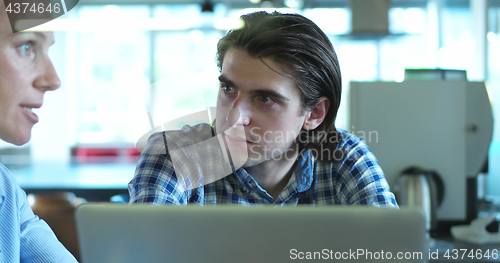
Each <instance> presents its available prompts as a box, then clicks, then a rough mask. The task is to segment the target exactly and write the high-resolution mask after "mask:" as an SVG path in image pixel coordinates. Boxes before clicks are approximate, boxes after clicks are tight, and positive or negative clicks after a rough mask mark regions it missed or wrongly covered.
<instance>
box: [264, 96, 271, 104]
mask: <svg viewBox="0 0 500 263" xmlns="http://www.w3.org/2000/svg"><path fill="white" fill-rule="evenodd" d="M261 101H262V102H263V103H265V104H271V103H273V102H274V100H273V99H272V98H271V97H269V96H262V97H261Z"/></svg>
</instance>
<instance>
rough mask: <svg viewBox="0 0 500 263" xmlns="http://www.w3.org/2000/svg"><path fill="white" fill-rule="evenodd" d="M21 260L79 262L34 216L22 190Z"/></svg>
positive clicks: (20, 196)
mask: <svg viewBox="0 0 500 263" xmlns="http://www.w3.org/2000/svg"><path fill="white" fill-rule="evenodd" d="M18 193H20V194H19V195H18V196H19V204H20V205H19V215H20V217H19V219H20V231H21V235H20V237H21V242H20V249H21V250H20V259H21V262H22V263H31V262H33V263H34V262H48V263H50V262H53V263H56V262H77V261H76V259H75V258H74V257H73V255H72V254H71V253H70V252H69V251H68V250H67V249H66V248H65V247H64V246H63V244H61V242H59V240H58V239H57V237H56V235H55V234H54V232H52V229H50V227H49V225H47V223H46V222H45V221H43V220H41V219H40V218H38V216H36V215H35V214H33V211H32V210H31V207H30V206H29V204H28V202H27V200H26V194H25V193H24V191H22V190H21V189H20V188H19V189H18Z"/></svg>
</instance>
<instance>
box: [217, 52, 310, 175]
mask: <svg viewBox="0 0 500 263" xmlns="http://www.w3.org/2000/svg"><path fill="white" fill-rule="evenodd" d="M280 74H281V75H280ZM284 75H285V73H284V72H283V70H281V69H280V67H279V66H278V65H277V64H275V63H274V62H273V61H272V60H270V59H266V58H264V59H262V60H261V59H258V58H254V57H251V56H249V55H248V54H246V53H245V52H244V51H242V50H239V49H235V48H232V49H230V50H229V51H227V53H226V55H225V57H224V61H223V64H222V71H221V76H220V77H219V80H220V90H219V95H218V98H217V121H216V129H217V132H218V133H224V134H225V138H226V142H227V144H228V148H229V150H230V152H231V155H232V157H233V161H234V159H235V158H234V155H235V153H236V154H237V153H238V152H240V156H245V157H246V154H248V159H247V160H246V161H245V162H244V164H243V167H250V166H254V165H257V164H260V163H263V162H265V161H267V160H270V159H272V158H276V157H281V158H287V157H288V158H295V155H293V154H292V152H293V150H294V149H295V144H294V140H295V138H296V137H297V135H298V133H299V132H300V130H301V129H302V126H303V124H304V120H305V118H306V115H305V114H302V107H301V94H300V90H299V89H298V88H297V87H296V85H295V83H294V81H293V80H292V79H290V78H288V77H285V76H284ZM243 131H244V132H243ZM287 150H289V151H290V152H286V153H285V151H287ZM283 153H285V154H284V155H282V154H283Z"/></svg>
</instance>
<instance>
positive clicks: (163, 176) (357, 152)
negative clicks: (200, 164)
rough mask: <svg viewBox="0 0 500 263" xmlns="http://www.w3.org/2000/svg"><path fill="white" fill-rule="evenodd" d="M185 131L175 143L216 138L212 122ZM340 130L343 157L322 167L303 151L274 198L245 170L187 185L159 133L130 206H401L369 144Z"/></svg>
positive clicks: (144, 158)
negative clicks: (144, 204)
mask: <svg viewBox="0 0 500 263" xmlns="http://www.w3.org/2000/svg"><path fill="white" fill-rule="evenodd" d="M185 127H186V126H185ZM186 131H191V132H186V133H182V136H183V137H175V138H176V141H178V140H182V141H183V142H187V145H189V144H194V143H197V142H200V141H203V140H206V139H209V138H211V137H213V129H212V127H211V126H210V125H208V124H199V125H196V126H193V127H189V126H187V129H186ZM338 132H339V135H340V136H339V138H340V141H339V144H338V148H340V149H341V150H342V151H343V152H344V154H345V155H344V159H343V160H341V161H339V162H334V163H323V162H320V161H318V160H315V158H314V157H313V155H312V154H311V153H310V152H308V151H306V152H304V153H303V154H301V155H299V158H298V161H297V162H298V163H297V165H296V167H295V170H294V172H293V173H292V175H291V178H290V180H289V182H288V184H287V186H286V187H285V188H284V189H283V191H282V192H281V193H280V194H279V195H278V196H277V198H276V199H274V198H273V197H272V196H270V195H269V194H268V193H267V192H266V191H265V190H264V189H263V188H262V187H260V186H259V184H258V183H257V182H256V181H255V180H254V179H253V177H252V176H251V175H250V174H248V173H247V172H246V171H245V169H243V168H240V169H238V170H236V171H235V172H233V173H231V174H229V175H228V176H225V177H222V178H221V179H218V180H216V181H213V182H210V183H208V184H205V185H200V186H197V187H186V183H185V182H182V181H183V180H181V179H179V178H178V177H177V175H176V172H175V169H174V164H173V163H172V158H171V155H170V154H169V152H168V151H167V150H165V149H167V145H166V144H167V140H166V137H167V136H168V133H169V132H158V133H155V134H153V135H152V136H151V137H150V138H149V140H148V144H147V146H146V148H145V150H144V151H143V152H142V154H141V157H140V159H139V162H138V165H137V168H136V171H135V176H134V178H133V179H132V180H131V181H130V183H129V193H130V203H154V204H165V203H173V204H183V205H184V204H188V203H197V204H228V203H231V204H241V205H250V204H272V205H275V206H281V205H297V204H315V205H372V206H379V207H395V208H397V207H398V205H397V203H396V200H395V198H394V195H393V194H392V193H391V192H390V190H389V185H388V183H387V181H386V179H385V177H384V173H383V172H382V169H381V168H380V166H379V164H378V162H377V160H376V159H375V156H374V155H373V154H372V152H371V151H370V149H369V148H368V146H367V145H366V144H365V143H364V142H363V141H362V140H361V139H359V138H357V137H356V136H354V135H352V134H350V133H349V132H347V131H345V130H340V129H338ZM177 136H178V134H177ZM170 138H171V137H170ZM152 149H155V150H153V151H152ZM203 161H205V162H209V160H203ZM215 165H217V164H215Z"/></svg>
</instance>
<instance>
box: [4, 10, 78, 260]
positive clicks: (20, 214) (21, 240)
mask: <svg viewBox="0 0 500 263" xmlns="http://www.w3.org/2000/svg"><path fill="white" fill-rule="evenodd" d="M53 42H54V37H53V35H52V33H47V32H43V33H40V32H37V33H12V29H11V26H10V22H9V19H8V16H7V12H6V9H5V5H4V3H3V1H0V139H2V140H4V141H6V142H9V143H12V144H15V145H23V144H25V143H27V142H28V141H29V139H30V137H31V128H32V127H33V125H34V124H35V123H37V122H38V116H37V115H36V114H35V113H33V112H32V109H33V108H40V107H42V103H43V95H44V93H45V92H46V91H51V90H55V89H57V88H59V86H60V81H59V78H58V76H57V74H56V72H55V70H54V66H53V65H52V62H51V61H50V59H49V58H48V56H47V51H48V49H49V47H50V46H51V45H52V44H53ZM0 262H54V263H56V262H58V263H59V262H76V259H75V258H74V257H73V256H72V255H71V254H70V253H69V252H68V251H67V250H66V248H65V247H64V246H63V245H62V244H61V243H60V242H59V241H58V240H57V238H56V236H55V235H54V233H53V232H52V230H51V229H50V228H49V226H48V225H47V224H46V223H45V222H44V221H43V220H40V219H39V218H38V217H37V216H36V215H34V214H33V211H32V210H31V208H30V206H29V204H28V202H27V200H26V194H25V193H24V191H23V190H21V188H20V187H19V186H18V185H17V184H16V183H15V182H14V179H13V178H12V175H11V173H10V172H9V170H7V168H5V166H3V165H2V164H0Z"/></svg>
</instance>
